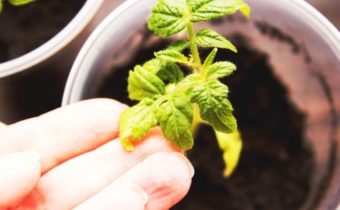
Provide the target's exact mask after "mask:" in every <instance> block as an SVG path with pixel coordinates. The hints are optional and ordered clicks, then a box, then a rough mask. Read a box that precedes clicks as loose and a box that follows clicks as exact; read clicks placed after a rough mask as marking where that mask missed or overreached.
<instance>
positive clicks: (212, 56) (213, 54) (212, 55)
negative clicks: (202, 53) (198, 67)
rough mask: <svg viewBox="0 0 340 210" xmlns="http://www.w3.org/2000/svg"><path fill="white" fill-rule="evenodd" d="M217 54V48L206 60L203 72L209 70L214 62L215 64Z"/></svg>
mask: <svg viewBox="0 0 340 210" xmlns="http://www.w3.org/2000/svg"><path fill="white" fill-rule="evenodd" d="M216 53H217V48H214V49H213V50H212V51H211V52H210V53H209V55H208V56H207V58H206V59H205V60H204V63H203V66H202V68H203V70H204V69H207V68H208V67H209V66H210V65H211V64H212V63H213V62H214V59H215V57H216Z"/></svg>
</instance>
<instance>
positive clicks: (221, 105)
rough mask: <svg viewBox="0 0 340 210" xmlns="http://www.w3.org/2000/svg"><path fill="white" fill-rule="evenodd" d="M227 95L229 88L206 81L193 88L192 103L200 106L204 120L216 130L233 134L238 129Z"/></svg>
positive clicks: (218, 83)
mask: <svg viewBox="0 0 340 210" xmlns="http://www.w3.org/2000/svg"><path fill="white" fill-rule="evenodd" d="M227 94H228V87H227V86H225V85H224V84H222V83H221V82H219V81H217V80H213V81H206V82H203V83H200V84H198V85H197V86H195V87H194V88H193V91H192V95H191V101H192V102H194V103H197V104H198V106H199V108H200V114H201V117H202V119H203V120H204V121H206V122H208V123H209V124H211V125H212V126H213V127H214V129H216V130H217V131H220V132H224V133H232V132H234V131H235V130H236V129H237V124H236V119H235V117H234V116H233V114H232V111H233V107H232V105H231V103H230V101H229V100H228V99H227Z"/></svg>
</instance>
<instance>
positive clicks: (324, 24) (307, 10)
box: [62, 0, 340, 106]
mask: <svg viewBox="0 0 340 210" xmlns="http://www.w3.org/2000/svg"><path fill="white" fill-rule="evenodd" d="M139 1H140V0H127V1H125V2H123V3H122V4H121V5H119V6H118V7H117V8H116V9H115V10H113V11H112V12H111V13H110V14H109V15H108V16H107V17H106V18H105V19H104V20H103V21H102V22H101V23H100V24H99V25H98V26H97V28H96V29H95V30H94V31H93V32H92V34H91V35H90V36H89V38H88V39H87V40H86V42H85V44H84V45H83V47H82V48H81V50H80V52H79V54H78V56H77V58H76V60H75V62H74V64H73V66H72V68H71V71H70V74H69V76H68V78H67V82H66V86H65V89H64V94H63V99H62V106H65V105H68V104H70V103H73V102H74V100H73V95H74V91H76V90H77V88H76V87H77V84H78V83H79V81H78V80H79V77H81V72H82V69H81V68H80V67H81V65H82V63H83V61H84V59H86V57H87V54H88V53H89V52H90V51H91V48H92V47H93V45H94V44H95V43H96V41H97V40H98V39H99V38H100V36H101V34H102V33H103V32H104V31H105V30H106V28H107V27H109V26H110V25H111V23H112V22H113V21H115V19H116V18H117V17H119V16H120V15H121V14H122V13H123V12H125V11H126V10H127V9H129V8H130V7H132V6H134V5H135V4H137V3H138V2H139ZM285 3H287V4H290V5H291V6H292V7H295V8H296V9H298V10H299V11H300V12H301V16H304V17H308V18H309V20H310V21H311V23H310V24H313V25H315V26H316V27H318V28H319V30H318V32H319V33H320V35H322V36H324V37H327V40H328V44H329V46H330V47H331V48H332V50H333V51H334V53H335V55H336V57H337V59H338V60H339V61H340V32H339V31H338V30H337V29H336V28H335V26H334V25H333V24H332V23H331V22H330V21H329V20H328V19H327V18H326V17H325V16H324V15H322V14H321V13H320V12H319V11H318V10H317V9H315V8H314V7H313V6H311V5H310V4H309V3H307V2H305V1H301V0H286V1H285Z"/></svg>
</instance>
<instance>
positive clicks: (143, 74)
mask: <svg viewBox="0 0 340 210" xmlns="http://www.w3.org/2000/svg"><path fill="white" fill-rule="evenodd" d="M128 92H129V97H130V99H132V100H142V99H144V98H153V97H155V96H157V95H163V94H164V93H165V84H164V82H163V81H162V80H161V79H160V78H158V77H157V76H156V75H154V74H152V73H150V72H149V71H147V70H145V69H143V68H142V67H141V66H139V65H137V66H136V67H135V69H134V71H130V73H129V78H128Z"/></svg>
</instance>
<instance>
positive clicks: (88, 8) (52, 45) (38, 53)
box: [0, 0, 103, 77]
mask: <svg viewBox="0 0 340 210" xmlns="http://www.w3.org/2000/svg"><path fill="white" fill-rule="evenodd" d="M102 3H103V0H97V1H93V0H88V1H86V2H85V3H84V5H83V7H82V8H81V10H80V11H79V12H78V14H76V16H75V17H74V18H73V19H72V21H71V22H70V23H68V24H67V25H66V26H65V27H64V28H63V29H62V30H61V31H60V32H59V33H58V34H56V35H55V36H54V37H52V38H51V39H50V40H48V41H47V42H46V43H44V44H43V45H41V46H39V47H38V48H36V49H34V50H32V51H31V52H29V53H27V54H24V55H22V56H20V57H18V58H15V59H12V60H9V61H7V62H4V63H0V77H5V76H8V75H11V74H14V73H17V72H20V71H24V70H27V69H29V68H30V67H32V66H34V65H37V64H39V63H41V62H44V61H46V60H47V59H48V58H50V57H51V56H53V55H54V54H56V53H57V52H58V51H60V50H61V49H63V48H64V47H65V46H66V45H67V44H69V43H70V42H71V41H72V40H73V39H74V38H75V37H77V35H79V33H81V32H82V30H83V29H84V28H85V27H86V26H87V24H88V23H89V22H90V21H91V20H92V18H93V17H94V15H95V14H96V13H97V11H98V9H99V8H100V6H101V5H102Z"/></svg>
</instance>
